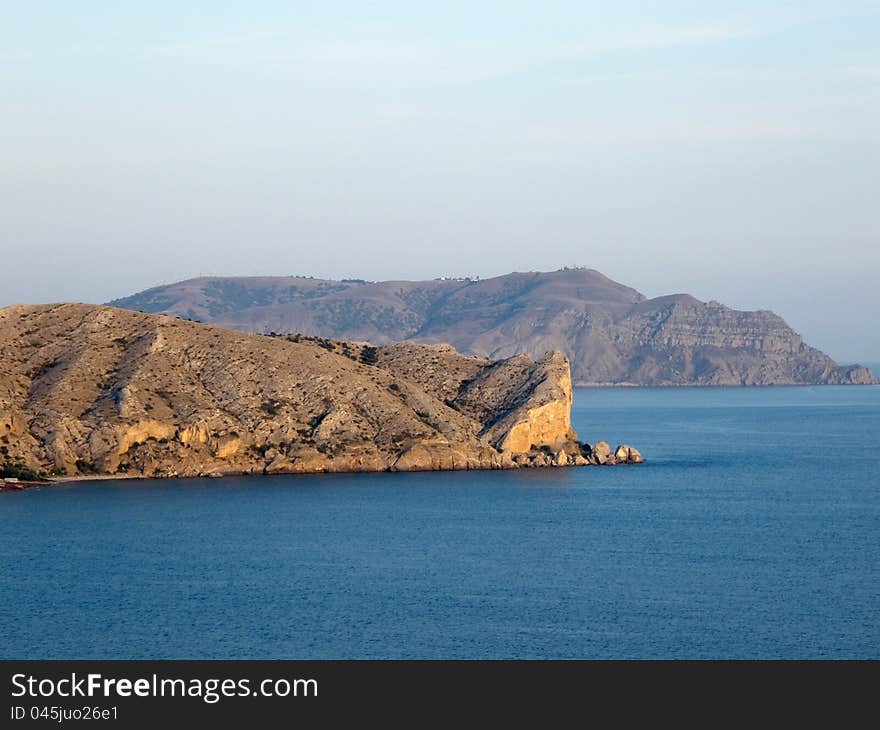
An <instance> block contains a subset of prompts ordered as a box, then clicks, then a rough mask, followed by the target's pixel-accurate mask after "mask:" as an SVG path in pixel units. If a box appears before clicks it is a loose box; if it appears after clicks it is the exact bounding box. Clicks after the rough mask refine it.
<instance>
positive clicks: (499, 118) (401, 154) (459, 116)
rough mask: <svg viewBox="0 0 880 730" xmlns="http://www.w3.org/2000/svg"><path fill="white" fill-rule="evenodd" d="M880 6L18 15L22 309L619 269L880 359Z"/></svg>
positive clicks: (14, 132) (16, 263) (11, 252)
mask: <svg viewBox="0 0 880 730" xmlns="http://www.w3.org/2000/svg"><path fill="white" fill-rule="evenodd" d="M878 41H880V0H878V1H874V2H858V1H853V2H848V1H846V0H840V1H838V2H819V1H815V0H800V1H799V2H773V3H766V2H755V1H753V0H743V1H740V2H736V3H730V2H724V3H720V2H708V1H706V0H703V1H701V2H663V1H659V0H658V1H656V2H648V1H647V0H639V1H632V0H616V2H614V3H607V2H589V1H586V0H579V1H577V2H555V1H554V0H544V1H543V2H540V3H536V2H519V1H518V0H504V1H497V2H496V1H491V2H479V1H478V0H471V1H470V2H457V1H455V0H447V1H445V2H442V3H414V2H365V1H363V0H361V1H360V2H334V1H333V0H326V1H324V2H320V3H313V2H260V1H259V0H252V2H248V3H243V2H235V3H232V2H222V1H218V0H212V1H211V2H202V1H197V0H190V1H189V2H186V3H181V2H165V1H163V0H153V1H152V2H150V3H119V2H102V1H99V0H82V1H81V2H78V3H68V2H61V0H58V1H57V2H44V1H41V0H28V2H19V1H18V0H15V1H11V0H0V89H2V93H0V306H2V305H6V304H11V303H14V302H49V301H63V300H76V301H87V302H104V301H108V300H110V299H112V298H116V297H120V296H124V295H127V294H131V293H134V292H136V291H140V290H143V289H146V288H149V287H151V286H155V285H158V284H162V283H170V282H173V281H178V280H181V279H185V278H190V277H193V276H199V275H205V274H222V275H257V274H264V275H265V274H274V275H289V274H303V275H313V276H318V277H328V278H340V277H355V278H366V279H398V278H400V279H403V278H406V279H425V278H434V277H437V276H444V275H446V276H451V275H471V276H482V277H487V276H492V275H497V274H503V273H507V272H509V271H530V270H543V271H546V270H554V269H558V268H561V267H562V266H566V265H568V266H573V265H581V266H588V267H591V268H596V269H599V270H600V271H602V272H603V273H605V274H606V275H608V276H610V277H611V278H613V279H615V280H618V281H621V282H623V283H625V284H628V285H630V286H634V287H635V288H637V289H639V290H640V291H641V292H643V293H644V294H646V295H648V296H657V295H661V294H668V293H676V292H688V293H691V294H693V295H695V296H697V297H699V298H700V299H704V300H709V299H714V300H717V301H721V302H722V303H724V304H727V305H729V306H733V307H736V308H739V309H772V310H774V311H776V312H777V313H779V314H781V315H782V316H783V317H784V318H785V319H786V320H787V321H788V322H789V323H790V324H791V325H792V326H793V327H794V328H795V329H796V330H797V331H798V332H800V333H801V334H803V335H804V336H805V338H806V340H807V341H808V342H809V343H811V344H813V345H815V346H817V347H820V348H821V349H824V350H825V351H826V352H828V353H829V354H831V355H832V356H833V357H835V358H837V359H838V360H840V361H842V362H853V361H856V360H864V361H880V327H878V324H877V315H878V311H880V305H878V302H880V195H878V191H880V42H878Z"/></svg>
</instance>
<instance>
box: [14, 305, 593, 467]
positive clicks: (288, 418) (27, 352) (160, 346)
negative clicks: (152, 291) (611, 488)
mask: <svg viewBox="0 0 880 730" xmlns="http://www.w3.org/2000/svg"><path fill="white" fill-rule="evenodd" d="M570 408H571V378H570V373H569V365H568V361H567V359H566V358H565V356H564V355H562V354H561V353H558V352H550V353H547V354H546V355H545V356H544V357H542V358H539V359H537V360H534V359H532V358H531V357H528V356H525V355H520V356H516V357H513V358H509V359H507V360H502V361H491V360H488V359H486V358H479V357H467V356H464V355H460V354H459V353H457V352H456V351H455V350H454V349H452V348H451V347H449V346H448V345H434V346H432V345H417V344H413V343H400V344H396V345H390V346H387V347H375V346H372V345H369V344H367V343H363V342H359V343H352V342H340V341H332V340H326V339H317V338H310V337H302V336H289V337H270V336H263V335H248V334H243V333H240V332H234V331H231V330H225V329H220V328H216V327H211V326H208V325H203V324H198V323H194V322H187V321H182V320H180V319H176V318H173V317H167V316H159V315H152V314H143V313H137V312H131V311H126V310H122V309H116V308H111V307H101V306H92V305H83V304H58V305H43V306H12V307H7V308H5V309H0V469H3V468H4V465H7V467H8V469H9V470H10V471H12V470H15V471H16V473H19V472H22V473H23V470H27V469H30V470H33V471H35V472H40V473H43V474H53V475H56V476H76V475H108V476H109V475H135V476H191V475H200V474H202V475H222V474H229V473H269V474H277V473H302V472H322V471H328V472H333V471H384V470H392V471H418V470H429V469H505V468H517V467H527V466H573V465H583V464H587V463H588V462H589V456H590V454H591V450H590V449H589V448H588V447H586V446H585V445H583V444H581V443H579V442H578V440H577V434H576V433H575V432H574V430H573V429H572V426H571V419H570ZM13 468H14V469H13Z"/></svg>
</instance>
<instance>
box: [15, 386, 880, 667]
mask: <svg viewBox="0 0 880 730" xmlns="http://www.w3.org/2000/svg"><path fill="white" fill-rule="evenodd" d="M573 419H574V422H575V427H576V428H577V430H578V433H579V434H580V436H581V438H582V439H584V440H586V441H590V442H595V441H598V440H600V439H604V440H606V441H609V442H610V443H611V445H612V446H615V445H617V444H618V443H628V444H631V445H634V446H636V447H637V448H638V449H640V450H641V451H642V453H643V454H644V456H645V458H646V462H645V463H644V464H642V465H637V466H616V467H583V468H548V469H536V470H519V471H487V472H437V473H416V474H404V473H401V474H350V475H345V474H337V475H309V476H273V477H235V478H233V477H230V478H224V479H181V480H138V481H133V480H127V481H106V482H88V483H79V484H68V485H64V486H52V487H41V488H36V489H31V490H26V491H21V492H12V493H6V494H0V549H2V561H0V565H2V567H0V606H3V613H4V616H3V629H2V631H0V658H5V659H42V658H54V659H90V658H95V659H98V658H100V659H138V658H141V659H145V658H169V659H170V658H195V659H200V658H215V659H324V658H342V659H351V658H357V659H367V658H370V659H372V658H380V659H387V658H415V659H438V658H439V659H508V658H513V659H526V658H529V659H532V658H537V659H567V658H586V659H624V658H639V659H704V658H706V659H708V658H713V659H714V658H721V659H802V658H808V659H830V658H834V659H837V658H841V659H842V658H870V659H878V658H880V386H863V387H853V386H850V387H829V386H825V387H795V388H787V387H777V388H667V389H651V388H609V389H579V390H577V391H576V392H575V397H574V409H573Z"/></svg>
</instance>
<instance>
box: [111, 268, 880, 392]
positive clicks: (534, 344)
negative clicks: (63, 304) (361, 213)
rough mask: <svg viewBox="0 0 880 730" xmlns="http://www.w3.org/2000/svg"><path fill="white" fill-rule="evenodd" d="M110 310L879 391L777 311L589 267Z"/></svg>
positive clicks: (241, 284) (624, 376)
mask: <svg viewBox="0 0 880 730" xmlns="http://www.w3.org/2000/svg"><path fill="white" fill-rule="evenodd" d="M112 304H114V305H115V306H120V307H125V308H128V309H134V310H143V311H147V312H160V313H165V314H173V315H177V316H181V317H188V318H191V319H194V320H198V321H204V322H211V323H213V324H216V325H218V326H221V327H228V328H232V329H238V330H242V331H246V332H270V331H275V332H303V333H306V334H310V335H316V336H324V337H333V338H339V339H352V340H370V341H372V342H376V343H379V344H386V343H389V342H395V341H399V340H413V341H417V342H426V343H443V342H448V343H450V344H452V345H453V346H454V347H455V348H457V349H458V350H459V351H461V352H466V353H471V354H474V355H480V356H483V357H491V358H506V357H510V356H513V355H516V354H520V353H528V354H531V355H532V356H537V355H540V354H542V353H544V352H546V351H547V350H560V351H562V352H564V353H565V354H566V355H567V356H568V358H569V359H570V361H571V363H572V376H573V379H574V381H575V382H576V383H577V384H602V385H606V384H632V385H783V384H799V383H828V384H856V383H873V382H877V381H876V379H875V377H874V375H873V373H871V371H870V370H868V369H867V368H863V367H860V366H850V367H841V366H838V365H837V363H835V362H834V361H833V360H832V359H831V358H830V357H828V356H827V355H825V354H823V353H822V352H820V351H818V350H816V349H814V348H812V347H810V346H809V345H807V344H806V343H804V342H803V340H802V338H801V337H800V335H798V334H797V333H796V332H795V331H794V330H792V329H791V327H789V326H788V325H787V324H786V323H785V321H784V320H783V319H782V318H780V317H779V316H777V315H776V314H774V313H773V312H767V311H757V312H742V311H737V310H733V309H730V308H728V307H725V306H723V305H721V304H718V303H716V302H708V303H706V302H701V301H699V300H697V299H695V298H693V297H691V296H688V295H686V294H679V295H672V296H665V297H657V298H654V299H647V298H645V297H644V296H642V295H641V294H640V293H639V292H637V291H636V290H635V289H631V288H629V287H627V286H623V285H622V284H618V283H617V282H614V281H612V280H610V279H608V278H607V277H605V276H603V275H602V274H600V273H599V272H597V271H592V270H585V269H566V270H562V271H555V272H551V273H535V272H531V273H516V274H508V275H506V276H499V277H495V278H492V279H485V280H449V279H446V280H436V281H423V282H412V281H387V282H365V281H354V280H349V281H326V280H320V279H312V278H303V277H265V278H203V279H192V280H189V281H184V282H180V283H178V284H172V285H170V286H164V287H158V288H156V289H151V290H148V291H146V292H143V293H141V294H136V295H134V296H131V297H127V298H125V299H120V300H118V301H116V302H112Z"/></svg>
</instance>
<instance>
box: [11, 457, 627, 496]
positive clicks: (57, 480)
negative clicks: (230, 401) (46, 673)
mask: <svg viewBox="0 0 880 730" xmlns="http://www.w3.org/2000/svg"><path fill="white" fill-rule="evenodd" d="M641 463H644V461H640V462H635V461H633V462H615V463H610V462H609V463H607V464H590V463H586V464H575V463H574V462H573V461H572V462H569V463H567V464H546V465H543V464H542V465H536V466H515V467H508V468H497V467H485V468H479V467H478V468H473V469H468V468H466V469H406V470H398V469H379V470H376V469H360V470H326V469H315V470H313V471H278V472H272V473H268V472H260V471H228V472H213V473H206V474H186V475H180V474H174V475H155V476H153V475H149V474H81V475H75V476H60V477H50V478H49V479H47V480H46V481H43V482H15V483H14V485H8V484H3V483H2V482H0V493H3V492H22V491H24V490H26V489H32V488H35V487H53V486H60V485H63V484H80V483H82V482H116V481H123V480H168V481H170V480H174V479H224V478H225V477H244V476H251V477H284V476H315V475H318V474H397V473H401V474H412V473H414V472H419V473H425V472H441V471H442V472H466V471H531V470H535V469H571V468H583V467H588V466H594V467H595V466H635V465H637V464H641Z"/></svg>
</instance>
